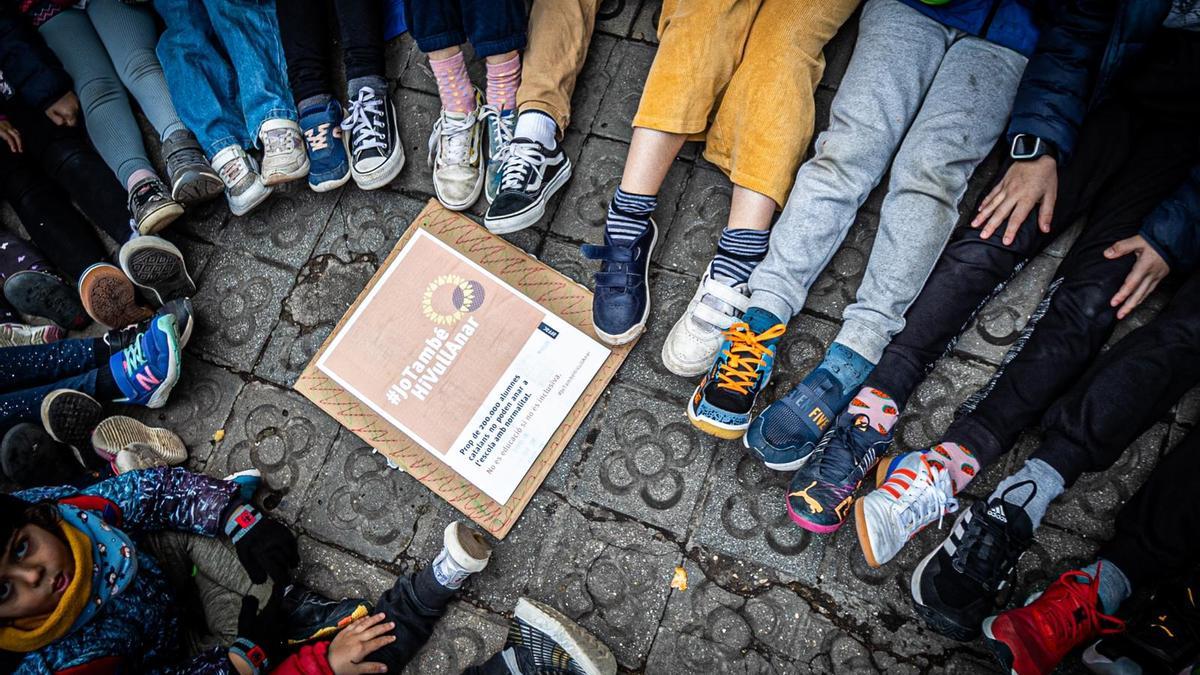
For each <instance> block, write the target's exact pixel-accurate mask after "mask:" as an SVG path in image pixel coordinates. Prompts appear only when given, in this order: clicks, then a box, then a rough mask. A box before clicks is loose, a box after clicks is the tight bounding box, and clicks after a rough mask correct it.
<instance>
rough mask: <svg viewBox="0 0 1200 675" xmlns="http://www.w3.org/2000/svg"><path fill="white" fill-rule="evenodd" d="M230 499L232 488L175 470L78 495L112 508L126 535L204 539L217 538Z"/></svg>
mask: <svg viewBox="0 0 1200 675" xmlns="http://www.w3.org/2000/svg"><path fill="white" fill-rule="evenodd" d="M236 493H237V487H236V486H235V485H234V484H233V483H229V482H227V481H223V480H218V479H216V478H210V477H209V476H205V475H203V474H198V473H192V472H190V471H188V470H187V469H183V468H180V467H172V468H157V469H146V470H143V471H129V472H127V473H123V474H121V475H119V476H116V477H114V478H109V479H108V480H104V481H100V482H99V483H96V484H95V485H92V486H90V487H88V488H86V489H84V490H80V491H79V494H80V495H82V496H95V497H101V498H103V499H107V500H109V501H111V502H113V503H114V504H115V505H116V507H117V509H118V510H120V512H121V513H120V517H121V522H122V523H123V527H124V528H125V529H127V530H131V531H140V532H146V531H153V530H176V531H181V532H192V533H195V534H204V535H208V536H216V535H217V534H218V533H220V532H221V528H222V526H223V525H224V523H225V515H226V512H227V511H228V509H229V507H230V505H231V504H233V503H234V495H235V494H236Z"/></svg>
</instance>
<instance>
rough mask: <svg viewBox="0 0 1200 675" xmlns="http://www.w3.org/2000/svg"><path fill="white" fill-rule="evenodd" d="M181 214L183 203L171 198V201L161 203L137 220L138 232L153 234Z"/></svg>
mask: <svg viewBox="0 0 1200 675" xmlns="http://www.w3.org/2000/svg"><path fill="white" fill-rule="evenodd" d="M182 215H183V204H180V203H179V202H177V201H174V199H172V201H171V202H169V203H166V204H163V205H162V206H160V207H158V208H157V209H154V210H153V211H151V212H150V213H148V214H146V217H145V218H143V219H142V220H140V221H138V224H137V226H138V233H139V234H154V233H155V232H158V231H159V230H161V229H163V228H164V227H166V226H168V225H170V224H171V223H173V222H175V219H176V218H178V217H179V216H182Z"/></svg>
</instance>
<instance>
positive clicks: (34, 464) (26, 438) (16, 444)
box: [0, 422, 84, 488]
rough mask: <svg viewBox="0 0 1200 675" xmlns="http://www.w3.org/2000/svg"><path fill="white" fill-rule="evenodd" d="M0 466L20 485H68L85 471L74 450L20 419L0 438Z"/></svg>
mask: <svg viewBox="0 0 1200 675" xmlns="http://www.w3.org/2000/svg"><path fill="white" fill-rule="evenodd" d="M0 469H3V471H4V475H5V476H7V477H8V478H9V480H11V481H12V482H14V483H16V484H17V485H19V486H21V487H22V488H31V487H42V486H45V485H67V484H69V483H70V482H71V481H73V480H75V479H76V478H78V477H79V476H80V474H82V473H84V468H83V465H82V464H80V463H79V459H78V458H77V457H76V456H75V452H74V451H72V450H71V448H68V447H67V446H65V445H63V444H62V443H59V442H58V441H55V440H54V439H53V438H51V437H50V434H48V433H46V430H45V429H43V428H41V427H39V426H38V425H36V424H30V423H29V422H22V423H20V424H18V425H16V426H14V427H13V428H12V429H9V430H8V433H6V434H4V440H3V441H0Z"/></svg>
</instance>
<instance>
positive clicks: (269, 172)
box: [258, 119, 308, 185]
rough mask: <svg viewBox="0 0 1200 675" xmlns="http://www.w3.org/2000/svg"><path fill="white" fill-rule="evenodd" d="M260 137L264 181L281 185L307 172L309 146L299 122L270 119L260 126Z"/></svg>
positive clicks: (303, 175) (266, 183) (267, 183)
mask: <svg viewBox="0 0 1200 675" xmlns="http://www.w3.org/2000/svg"><path fill="white" fill-rule="evenodd" d="M258 139H259V140H260V141H262V144H263V163H262V180H263V184H264V185H279V184H280V183H286V182H288V181H293V180H298V179H300V178H304V177H305V176H307V175H308V152H307V150H306V148H307V147H308V146H307V145H305V143H304V134H303V133H302V132H301V131H300V124H299V123H297V122H295V121H293V120H280V119H276V120H267V121H266V122H263V123H262V126H261V127H259V129H258Z"/></svg>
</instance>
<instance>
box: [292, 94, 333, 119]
mask: <svg viewBox="0 0 1200 675" xmlns="http://www.w3.org/2000/svg"><path fill="white" fill-rule="evenodd" d="M332 98H333V97H332V96H330V95H329V94H317V95H316V96H309V97H308V98H305V99H301V100H300V102H299V103H297V104H296V110H298V111H299V112H300V114H301V115H303V114H304V111H305V110H308V109H309V108H312V107H321V108H324V107H325V106H327V105H329V101H330V99H332Z"/></svg>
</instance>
